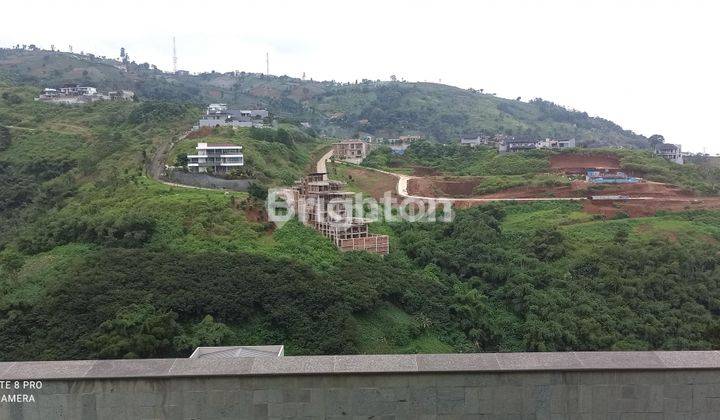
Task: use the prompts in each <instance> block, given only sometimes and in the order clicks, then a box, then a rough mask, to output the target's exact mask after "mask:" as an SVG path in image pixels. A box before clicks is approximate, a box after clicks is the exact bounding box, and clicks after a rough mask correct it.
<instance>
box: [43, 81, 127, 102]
mask: <svg viewBox="0 0 720 420" xmlns="http://www.w3.org/2000/svg"><path fill="white" fill-rule="evenodd" d="M133 99H135V93H134V92H132V91H130V90H113V91H109V92H107V93H100V92H98V90H97V89H96V88H94V87H92V86H80V85H65V86H63V87H61V88H57V89H56V88H45V89H43V91H42V93H41V94H40V96H38V97H37V98H35V100H36V101H42V102H49V103H56V104H68V105H80V104H86V103H90V102H97V101H132V100H133Z"/></svg>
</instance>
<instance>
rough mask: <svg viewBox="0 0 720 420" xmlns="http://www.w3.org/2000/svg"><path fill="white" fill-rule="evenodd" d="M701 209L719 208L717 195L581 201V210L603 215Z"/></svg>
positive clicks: (633, 214) (637, 214) (648, 213)
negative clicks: (665, 198)
mask: <svg viewBox="0 0 720 420" xmlns="http://www.w3.org/2000/svg"><path fill="white" fill-rule="evenodd" d="M701 209H720V198H719V197H699V198H688V197H685V198H674V199H668V200H662V199H653V200H635V201H611V200H602V201H601V200H586V201H584V202H583V211H585V212H586V213H592V214H602V215H603V216H605V217H614V216H615V215H617V214H618V213H621V212H622V213H625V214H627V215H628V216H630V217H646V216H654V215H655V213H657V212H658V211H660V210H663V211H686V210H701Z"/></svg>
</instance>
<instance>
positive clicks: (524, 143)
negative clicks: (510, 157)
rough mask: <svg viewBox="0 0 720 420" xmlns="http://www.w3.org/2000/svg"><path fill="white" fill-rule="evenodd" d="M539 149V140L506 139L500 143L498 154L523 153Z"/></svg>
mask: <svg viewBox="0 0 720 420" xmlns="http://www.w3.org/2000/svg"><path fill="white" fill-rule="evenodd" d="M537 148H538V142H537V140H535V139H533V138H529V137H521V138H516V137H511V138H506V139H504V140H502V141H500V142H499V143H498V152H500V153H514V152H523V151H526V150H535V149H537Z"/></svg>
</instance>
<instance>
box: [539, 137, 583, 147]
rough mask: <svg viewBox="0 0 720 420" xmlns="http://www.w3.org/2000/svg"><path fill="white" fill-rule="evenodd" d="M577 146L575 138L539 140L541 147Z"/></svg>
mask: <svg viewBox="0 0 720 420" xmlns="http://www.w3.org/2000/svg"><path fill="white" fill-rule="evenodd" d="M572 147H575V139H570V140H557V139H545V140H540V141H539V142H538V148H539V149H569V148H572Z"/></svg>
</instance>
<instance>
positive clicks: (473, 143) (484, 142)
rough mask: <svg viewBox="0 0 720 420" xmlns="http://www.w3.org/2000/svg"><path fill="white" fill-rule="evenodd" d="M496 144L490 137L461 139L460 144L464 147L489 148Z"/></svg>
mask: <svg viewBox="0 0 720 420" xmlns="http://www.w3.org/2000/svg"><path fill="white" fill-rule="evenodd" d="M495 143H496V142H495V140H493V139H492V138H491V137H490V136H476V137H460V144H461V145H463V146H470V147H477V146H488V145H491V144H495Z"/></svg>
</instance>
